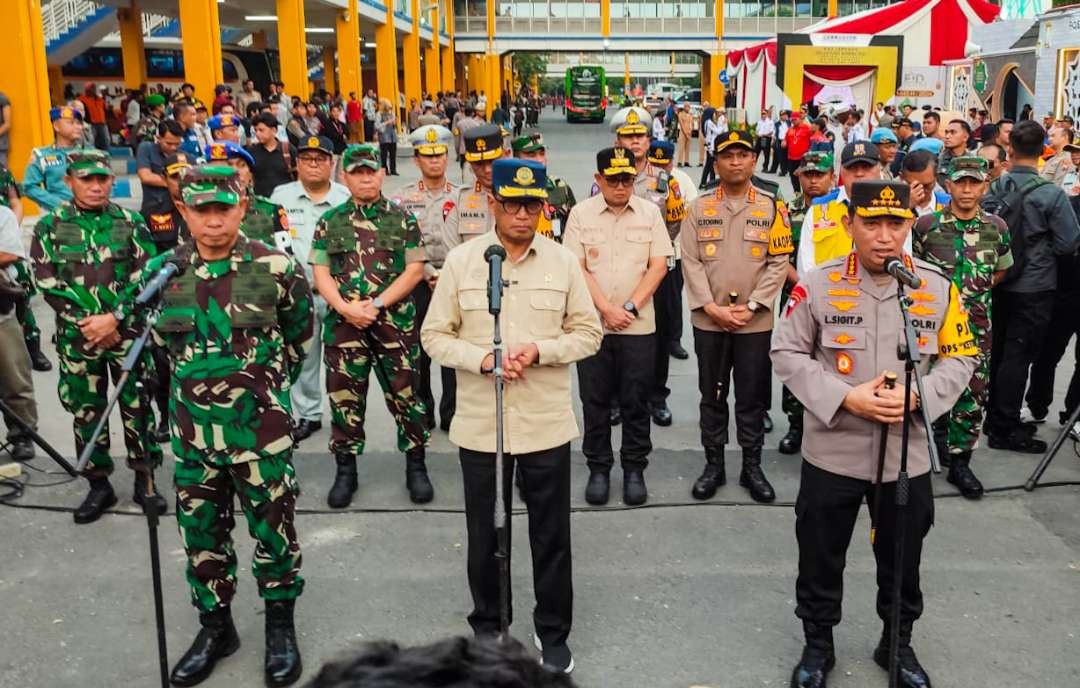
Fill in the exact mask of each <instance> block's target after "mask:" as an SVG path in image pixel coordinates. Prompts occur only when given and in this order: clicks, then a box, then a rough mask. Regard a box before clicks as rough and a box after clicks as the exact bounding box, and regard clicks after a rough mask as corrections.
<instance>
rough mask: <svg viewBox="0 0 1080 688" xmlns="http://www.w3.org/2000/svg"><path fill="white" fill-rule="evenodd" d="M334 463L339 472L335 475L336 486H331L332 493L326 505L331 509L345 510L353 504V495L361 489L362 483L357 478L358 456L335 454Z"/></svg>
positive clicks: (327, 496) (327, 498)
mask: <svg viewBox="0 0 1080 688" xmlns="http://www.w3.org/2000/svg"><path fill="white" fill-rule="evenodd" d="M334 462H335V463H336V464H337V472H336V473H334V484H333V485H331V486H330V493H329V494H327V495H326V504H327V506H329V507H330V508H331V509H344V508H345V507H347V506H349V504H350V503H352V496H353V493H354V492H356V490H357V488H358V487H360V481H359V480H357V478H356V456H355V455H354V454H335V455H334Z"/></svg>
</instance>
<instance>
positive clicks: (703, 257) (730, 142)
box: [679, 131, 792, 502]
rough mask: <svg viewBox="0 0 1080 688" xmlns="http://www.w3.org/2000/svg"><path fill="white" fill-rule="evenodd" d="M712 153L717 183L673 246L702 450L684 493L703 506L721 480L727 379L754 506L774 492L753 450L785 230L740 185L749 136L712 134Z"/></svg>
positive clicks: (772, 204) (747, 169)
mask: <svg viewBox="0 0 1080 688" xmlns="http://www.w3.org/2000/svg"><path fill="white" fill-rule="evenodd" d="M713 151H714V155H713V165H714V167H715V169H716V176H717V177H718V178H719V179H720V185H719V186H718V187H716V189H715V190H714V191H711V192H709V193H705V194H702V195H701V196H698V197H697V198H695V199H694V200H693V202H691V203H690V207H689V209H688V212H687V215H686V219H685V220H683V226H682V236H681V237H680V239H679V240H680V242H681V246H682V256H683V257H682V270H683V275H684V277H685V279H686V300H687V303H688V305H689V306H690V320H691V322H692V323H693V326H694V350H695V352H696V353H697V364H698V387H699V389H700V390H701V403H700V407H699V408H700V413H701V444H702V446H703V447H704V448H705V470H704V472H703V473H702V474H701V476H700V477H699V478H698V479H697V481H696V482H695V483H694V487H693V490H692V494H693V496H694V498H695V499H710V498H711V497H712V496H713V495H715V494H716V489H717V488H718V487H719V486H721V485H723V484H724V483H725V482H726V475H725V472H724V445H725V444H726V443H727V428H728V406H727V397H728V381H729V379H730V378H734V381H735V427H736V429H737V436H738V442H739V446H741V447H742V452H743V461H742V472H741V473H740V474H739V484H740V485H742V486H743V487H746V488H748V489H749V490H750V496H751V497H752V498H753V499H754V501H757V502H771V501H773V500H774V499H775V498H776V495H775V493H774V492H773V488H772V485H770V484H769V481H768V480H767V479H766V478H765V474H764V472H762V470H761V446H762V444H763V443H764V438H765V428H764V419H765V410H766V407H767V404H768V402H769V396H770V392H771V384H772V370H771V365H770V364H769V339H770V337H771V336H772V327H773V313H772V309H773V303H774V302H775V301H776V297H777V296H778V295H779V294H780V288H781V287H783V285H784V279H785V278H786V276H787V271H788V258H787V256H788V254H790V253H791V251H792V242H791V226H790V224H789V222H788V215H787V209H786V208H785V207H784V203H783V201H779V200H777V199H776V198H774V197H772V196H770V195H768V194H766V193H765V192H764V191H761V190H760V189H758V188H757V187H755V186H754V185H753V184H752V183H751V181H750V177H751V176H752V175H753V173H754V165H755V164H756V162H757V154H756V153H755V152H754V143H753V139H752V138H751V137H750V135H749V134H747V133H746V132H743V131H733V132H731V133H729V134H725V135H724V136H723V137H718V138H717V139H716V142H715V143H714V147H713Z"/></svg>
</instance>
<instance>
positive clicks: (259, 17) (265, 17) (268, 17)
mask: <svg viewBox="0 0 1080 688" xmlns="http://www.w3.org/2000/svg"><path fill="white" fill-rule="evenodd" d="M244 21H277V15H276V14H249V15H247V16H246V17H244Z"/></svg>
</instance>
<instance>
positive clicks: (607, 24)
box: [600, 0, 611, 38]
mask: <svg viewBox="0 0 1080 688" xmlns="http://www.w3.org/2000/svg"><path fill="white" fill-rule="evenodd" d="M600 35H601V36H603V37H604V38H607V37H608V36H610V35H611V0H600Z"/></svg>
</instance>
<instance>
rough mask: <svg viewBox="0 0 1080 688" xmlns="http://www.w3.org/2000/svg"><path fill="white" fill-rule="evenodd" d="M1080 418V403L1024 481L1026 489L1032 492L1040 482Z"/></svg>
mask: <svg viewBox="0 0 1080 688" xmlns="http://www.w3.org/2000/svg"><path fill="white" fill-rule="evenodd" d="M1078 419H1080V405H1078V406H1077V407H1076V408H1075V409H1073V412H1072V415H1070V416H1069V420H1068V421H1067V422H1066V423H1065V425H1064V426H1062V428H1061V432H1059V433H1058V434H1057V437H1055V438H1054V441H1053V442H1052V443H1051V444H1050V446H1049V447H1047V448H1046V453H1045V454H1043V457H1042V459H1041V460H1040V461H1039V465H1038V466H1036V467H1035V470H1034V471H1032V472H1031V476H1030V477H1029V478H1028V479H1027V482H1025V483H1024V489H1025V490H1027V491H1028V492H1031V491H1032V490H1034V489H1035V487H1036V486H1037V485H1038V484H1039V480H1040V479H1041V478H1042V475H1043V473H1045V472H1046V469H1047V468H1049V467H1050V462H1051V461H1053V460H1054V457H1055V456H1057V453H1058V450H1060V449H1061V445H1063V444H1065V438H1066V437H1068V436H1069V431H1070V430H1072V428H1073V425H1075V424H1076V421H1077V420H1078Z"/></svg>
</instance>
